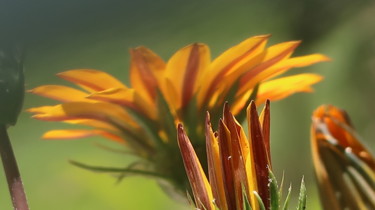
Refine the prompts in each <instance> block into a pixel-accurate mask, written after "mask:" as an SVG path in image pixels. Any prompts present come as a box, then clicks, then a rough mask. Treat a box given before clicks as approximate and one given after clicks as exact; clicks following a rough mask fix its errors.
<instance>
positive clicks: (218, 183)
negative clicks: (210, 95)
mask: <svg viewBox="0 0 375 210" xmlns="http://www.w3.org/2000/svg"><path fill="white" fill-rule="evenodd" d="M205 133H206V149H207V163H208V175H209V179H210V184H211V187H212V193H213V195H214V197H215V203H216V205H217V206H218V207H219V209H228V205H227V202H226V198H225V189H224V183H223V168H222V166H221V159H220V153H219V142H218V139H217V137H216V136H215V134H214V133H213V131H212V127H211V122H210V117H209V114H208V112H207V115H206V127H205Z"/></svg>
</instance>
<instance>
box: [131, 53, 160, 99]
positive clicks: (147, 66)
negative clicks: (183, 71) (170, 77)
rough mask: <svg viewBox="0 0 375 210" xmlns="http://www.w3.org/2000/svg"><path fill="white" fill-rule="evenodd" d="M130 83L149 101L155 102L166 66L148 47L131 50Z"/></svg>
mask: <svg viewBox="0 0 375 210" xmlns="http://www.w3.org/2000/svg"><path fill="white" fill-rule="evenodd" d="M130 54H131V63H130V82H131V84H132V87H133V88H134V89H136V90H137V92H138V93H139V94H140V95H141V96H142V97H143V98H145V100H147V102H148V103H152V102H154V101H155V97H156V91H157V89H158V83H160V82H158V81H160V80H161V78H160V76H162V75H163V74H164V73H163V72H164V70H165V66H166V64H165V63H164V61H163V60H162V59H161V58H160V57H159V56H158V55H156V54H155V53H154V52H152V51H151V50H150V49H147V48H146V47H143V46H141V47H137V48H135V49H131V50H130Z"/></svg>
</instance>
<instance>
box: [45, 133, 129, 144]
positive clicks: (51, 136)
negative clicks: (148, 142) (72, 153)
mask: <svg viewBox="0 0 375 210" xmlns="http://www.w3.org/2000/svg"><path fill="white" fill-rule="evenodd" d="M98 135H99V136H103V137H105V138H107V139H110V140H113V141H116V142H120V143H124V139H122V138H120V137H119V136H117V135H114V134H112V133H109V132H105V131H103V130H50V131H48V132H46V133H44V135H43V136H42V138H43V139H47V140H72V139H80V138H86V137H91V136H98Z"/></svg>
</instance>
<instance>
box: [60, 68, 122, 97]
mask: <svg viewBox="0 0 375 210" xmlns="http://www.w3.org/2000/svg"><path fill="white" fill-rule="evenodd" d="M57 76H59V77H60V78H63V79H65V80H67V81H70V82H73V83H75V84H77V85H78V86H80V87H82V88H83V89H85V90H87V91H89V92H95V91H102V90H105V89H109V88H126V86H125V85H124V84H123V83H121V82H120V81H119V80H117V79H116V78H114V77H113V76H111V75H109V74H107V73H105V72H102V71H99V70H94V69H75V70H69V71H65V72H62V73H58V74H57Z"/></svg>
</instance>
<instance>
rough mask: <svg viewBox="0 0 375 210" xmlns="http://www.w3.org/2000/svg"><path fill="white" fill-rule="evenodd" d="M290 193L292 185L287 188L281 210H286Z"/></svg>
mask: <svg viewBox="0 0 375 210" xmlns="http://www.w3.org/2000/svg"><path fill="white" fill-rule="evenodd" d="M291 192H292V185H290V186H289V188H288V193H287V194H286V198H285V201H284V205H283V208H282V209H283V210H288V207H289V200H290V193H291Z"/></svg>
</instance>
